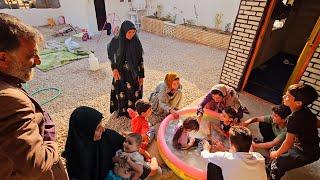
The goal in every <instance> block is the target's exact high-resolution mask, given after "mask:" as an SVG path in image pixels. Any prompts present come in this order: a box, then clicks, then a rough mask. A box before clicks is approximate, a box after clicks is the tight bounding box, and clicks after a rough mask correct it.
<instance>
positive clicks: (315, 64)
mask: <svg viewBox="0 0 320 180" xmlns="http://www.w3.org/2000/svg"><path fill="white" fill-rule="evenodd" d="M300 82H301V83H304V84H309V85H311V86H313V87H314V88H315V89H316V90H317V92H318V94H319V95H320V44H319V46H318V48H317V50H316V52H315V53H314V54H313V57H312V59H311V61H310V63H309V65H308V67H307V69H306V71H305V72H304V74H303V76H302V78H301V80H300ZM310 107H311V110H312V111H313V112H314V113H316V114H317V116H318V119H320V97H318V100H317V101H315V102H314V103H313V104H312V105H311V106H310Z"/></svg>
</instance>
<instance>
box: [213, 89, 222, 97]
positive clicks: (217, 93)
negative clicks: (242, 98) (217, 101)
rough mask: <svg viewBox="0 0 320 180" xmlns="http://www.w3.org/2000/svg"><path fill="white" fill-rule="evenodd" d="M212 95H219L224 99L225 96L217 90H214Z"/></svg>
mask: <svg viewBox="0 0 320 180" xmlns="http://www.w3.org/2000/svg"><path fill="white" fill-rule="evenodd" d="M211 94H215V95H219V96H221V97H224V96H223V93H222V92H221V91H219V90H217V89H213V90H212V91H211Z"/></svg>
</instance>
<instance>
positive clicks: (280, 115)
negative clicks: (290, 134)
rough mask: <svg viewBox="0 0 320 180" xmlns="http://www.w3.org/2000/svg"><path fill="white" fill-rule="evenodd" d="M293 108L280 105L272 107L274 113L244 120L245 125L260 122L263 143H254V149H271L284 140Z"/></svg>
mask: <svg viewBox="0 0 320 180" xmlns="http://www.w3.org/2000/svg"><path fill="white" fill-rule="evenodd" d="M290 113H291V110H290V108H289V107H288V106H285V105H278V106H274V107H273V108H272V114H271V115H268V116H260V117H254V118H251V119H248V120H247V121H245V122H243V123H242V125H243V126H248V125H249V124H251V123H255V122H259V130H260V133H261V135H262V137H263V143H253V144H252V147H253V148H254V149H257V148H261V149H270V148H272V147H274V146H276V145H278V144H280V143H282V142H283V141H284V139H285V138H286V133H287V121H286V117H287V116H289V114H290Z"/></svg>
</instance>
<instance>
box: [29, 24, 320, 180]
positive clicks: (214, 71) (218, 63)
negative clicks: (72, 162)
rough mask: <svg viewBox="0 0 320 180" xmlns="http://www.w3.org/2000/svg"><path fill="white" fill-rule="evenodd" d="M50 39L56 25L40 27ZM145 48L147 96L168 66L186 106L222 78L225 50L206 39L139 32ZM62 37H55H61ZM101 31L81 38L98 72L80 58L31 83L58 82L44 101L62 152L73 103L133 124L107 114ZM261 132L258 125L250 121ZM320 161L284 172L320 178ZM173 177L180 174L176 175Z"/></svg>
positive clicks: (258, 111)
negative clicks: (52, 94)
mask: <svg viewBox="0 0 320 180" xmlns="http://www.w3.org/2000/svg"><path fill="white" fill-rule="evenodd" d="M41 31H42V32H44V33H45V35H46V37H47V39H52V37H51V36H50V34H52V31H53V30H52V29H49V28H41ZM139 36H140V39H141V41H142V44H143V47H144V50H145V54H144V59H145V69H146V79H145V84H144V92H145V96H144V97H145V98H147V97H148V95H149V94H150V93H151V91H152V90H153V88H154V87H155V86H156V84H157V83H158V82H159V81H162V80H163V79H164V75H165V73H166V72H168V71H177V72H178V73H179V74H180V75H181V79H182V84H183V90H184V93H185V98H184V102H183V104H182V105H183V106H184V107H186V106H194V105H196V104H197V102H199V99H201V97H202V96H203V95H204V94H205V93H206V92H207V91H208V90H209V89H210V88H211V86H213V85H214V84H216V83H218V79H219V75H220V72H221V68H222V64H223V61H224V56H225V54H226V51H225V50H219V49H214V48H210V47H207V46H203V45H198V44H193V43H188V42H184V41H180V40H176V39H171V38H168V37H160V36H156V35H153V34H150V33H146V32H140V33H139ZM63 38H67V37H62V38H57V39H58V40H63ZM97 39H98V36H95V37H93V39H91V40H89V41H87V42H82V41H78V42H79V43H80V44H81V45H82V46H83V47H85V48H87V49H88V50H93V51H95V54H96V56H97V57H98V58H99V60H100V62H102V63H104V67H107V68H103V69H101V70H99V71H97V72H90V71H89V70H88V62H87V59H83V60H79V61H76V62H73V63H71V64H68V65H65V66H63V67H60V68H57V69H54V70H51V71H48V72H45V73H44V72H41V71H38V70H37V74H36V76H35V78H34V80H33V81H31V82H30V83H29V85H30V87H31V89H30V90H31V91H32V90H34V89H36V88H39V87H58V88H60V89H61V90H62V95H61V96H60V97H59V98H58V99H56V100H55V101H53V102H51V103H50V104H47V105H45V106H44V107H45V109H47V110H48V112H49V113H50V115H51V117H52V118H53V119H54V121H55V122H56V124H57V131H58V132H57V136H58V137H57V139H58V143H59V150H60V152H61V151H62V150H63V148H64V143H65V139H66V135H67V130H68V119H69V117H70V114H71V112H72V110H73V109H75V108H76V107H78V106H81V105H87V106H91V107H94V108H96V109H98V110H99V111H101V112H103V114H104V116H105V121H106V122H107V125H108V127H111V128H114V129H117V130H124V129H128V128H129V121H128V119H124V120H121V121H120V120H118V119H109V116H110V115H109V113H108V112H109V97H110V85H111V70H110V68H109V67H110V64H109V62H108V61H107V56H106V55H107V54H106V44H107V42H109V41H110V37H108V36H106V34H104V35H103V36H102V38H101V39H100V41H99V42H97ZM240 98H241V100H242V102H243V104H244V105H245V106H247V107H248V109H249V111H250V112H251V114H250V116H256V115H264V114H268V113H269V112H270V110H271V105H270V104H269V103H266V102H264V101H261V100H257V99H256V98H255V97H253V96H251V95H248V94H246V93H241V95H240ZM250 128H251V129H252V131H253V133H254V134H257V133H256V132H257V131H256V127H255V125H253V126H251V127H250ZM319 167H320V161H317V162H316V163H313V164H311V165H308V166H305V167H303V168H299V169H296V170H292V171H290V172H289V173H287V175H286V176H285V177H284V178H283V179H285V180H288V179H290V180H291V179H292V180H300V179H308V180H309V179H310V180H316V179H320V168H319ZM172 178H173V179H175V178H177V177H172Z"/></svg>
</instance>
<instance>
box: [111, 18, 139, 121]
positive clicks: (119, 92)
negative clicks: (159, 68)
mask: <svg viewBox="0 0 320 180" xmlns="http://www.w3.org/2000/svg"><path fill="white" fill-rule="evenodd" d="M142 54H143V49H142V45H141V42H140V40H139V38H138V36H137V34H136V28H135V27H134V24H133V23H132V22H130V21H124V22H123V23H122V25H121V29H120V32H119V36H115V37H114V38H113V39H112V40H111V42H110V44H109V45H108V57H109V59H110V61H111V69H112V74H113V80H112V86H111V99H110V112H111V113H113V112H114V111H117V112H118V116H124V115H125V116H128V113H127V108H132V109H134V104H135V102H136V101H137V100H138V99H141V98H142V92H143V86H142V85H143V78H144V68H143V58H142Z"/></svg>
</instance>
